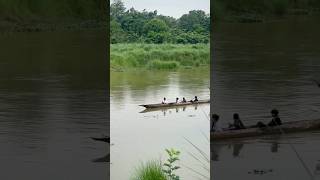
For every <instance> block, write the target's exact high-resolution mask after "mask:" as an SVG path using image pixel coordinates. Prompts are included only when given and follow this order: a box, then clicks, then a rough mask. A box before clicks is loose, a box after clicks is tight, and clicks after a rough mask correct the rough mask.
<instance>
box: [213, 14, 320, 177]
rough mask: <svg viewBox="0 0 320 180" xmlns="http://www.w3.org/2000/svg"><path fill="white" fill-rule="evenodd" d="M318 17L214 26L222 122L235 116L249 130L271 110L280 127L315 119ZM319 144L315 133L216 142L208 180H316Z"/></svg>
mask: <svg viewBox="0 0 320 180" xmlns="http://www.w3.org/2000/svg"><path fill="white" fill-rule="evenodd" d="M319 20H320V18H319V17H310V16H305V17H290V18H287V19H281V20H278V21H271V22H266V23H252V24H243V23H223V24H216V25H215V27H214V32H213V34H214V53H213V63H214V64H213V66H214V68H213V71H212V73H213V74H212V76H213V79H212V81H213V89H214V93H213V99H214V101H213V104H212V106H213V107H212V108H213V109H214V113H218V114H219V115H220V117H221V121H222V122H224V125H226V124H227V122H231V120H232V114H233V113H239V114H240V117H241V118H242V120H243V122H244V123H245V124H246V125H252V124H255V123H256V122H258V121H263V122H268V121H269V120H270V110H271V109H272V108H277V109H278V110H279V111H280V117H281V119H282V121H283V122H286V121H294V120H305V119H318V118H319V116H320V88H319V87H318V86H317V85H316V83H315V82H314V81H313V80H320V60H319V59H320V34H319V32H320V24H319V23H318V22H319ZM290 144H292V145H293V147H292V146H290ZM319 145H320V134H319V132H308V133H301V134H299V133H298V134H294V135H288V136H276V137H275V136H271V137H263V138H258V139H251V140H250V139H249V140H243V141H240V140H235V141H228V142H219V143H217V142H216V143H215V142H213V143H212V145H211V151H212V154H213V155H212V159H211V160H212V166H211V168H212V169H211V170H212V172H213V179H217V180H229V179H232V178H231V177H237V178H238V179H247V180H260V179H261V180H264V179H290V180H300V179H310V178H309V175H308V173H307V171H310V172H311V173H312V174H313V176H315V178H319V175H318V174H319V170H320V165H319V162H320V155H319V154H318V152H319V147H320V146H319ZM295 150H296V151H297V152H298V154H299V155H300V156H301V159H302V160H303V163H304V164H305V165H306V167H307V169H309V170H306V169H304V168H303V163H302V162H300V161H299V159H298V156H297V155H296V154H295V152H294V151H295ZM255 170H256V171H255ZM260 171H261V172H262V174H259V172H260ZM257 172H258V173H257Z"/></svg>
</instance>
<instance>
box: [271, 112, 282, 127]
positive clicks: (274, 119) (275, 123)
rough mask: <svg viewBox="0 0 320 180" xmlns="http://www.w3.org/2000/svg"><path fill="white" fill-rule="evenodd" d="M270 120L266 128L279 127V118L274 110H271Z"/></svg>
mask: <svg viewBox="0 0 320 180" xmlns="http://www.w3.org/2000/svg"><path fill="white" fill-rule="evenodd" d="M271 116H272V120H271V121H270V122H269V124H268V126H280V125H281V124H282V122H281V120H280V118H279V111H278V110H276V109H272V110H271Z"/></svg>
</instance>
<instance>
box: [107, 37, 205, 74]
mask: <svg viewBox="0 0 320 180" xmlns="http://www.w3.org/2000/svg"><path fill="white" fill-rule="evenodd" d="M110 52H111V55H110V56H111V62H110V64H111V69H116V70H117V69H123V68H149V69H177V68H180V67H190V66H191V67H192V66H194V67H196V66H201V65H209V64H210V47H209V45H208V44H194V45H191V44H185V45H183V44H133V43H130V44H112V45H111V49H110Z"/></svg>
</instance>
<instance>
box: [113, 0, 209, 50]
mask: <svg viewBox="0 0 320 180" xmlns="http://www.w3.org/2000/svg"><path fill="white" fill-rule="evenodd" d="M110 15H111V18H110V21H111V22H110V23H111V24H112V25H113V27H111V28H114V30H112V31H111V37H112V39H113V41H111V43H123V42H126V43H137V42H144V43H155V44H162V43H178V44H179V43H181V44H188V43H208V42H209V31H210V17H209V15H207V14H206V13H205V12H204V11H201V10H194V11H190V12H189V14H185V15H183V16H182V17H181V18H179V19H175V18H173V17H169V16H163V15H158V13H157V11H153V12H147V11H146V10H143V11H137V10H135V9H134V8H131V9H129V10H126V9H125V7H124V4H123V2H122V1H121V0H114V1H113V3H112V4H111V12H110ZM115 22H116V23H115ZM115 24H118V25H119V26H120V28H119V26H115ZM183 33H187V35H188V36H185V35H182V34H183ZM189 33H190V34H189ZM122 34H124V35H122ZM179 35H181V36H180V37H179V40H177V36H179ZM184 37H189V40H181V38H184ZM205 39H206V40H205Z"/></svg>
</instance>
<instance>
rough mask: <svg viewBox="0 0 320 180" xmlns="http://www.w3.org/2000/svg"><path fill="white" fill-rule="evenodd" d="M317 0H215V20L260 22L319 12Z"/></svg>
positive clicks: (319, 3)
mask: <svg viewBox="0 0 320 180" xmlns="http://www.w3.org/2000/svg"><path fill="white" fill-rule="evenodd" d="M319 10H320V1H319V0H215V1H214V2H213V15H212V16H213V19H214V20H215V21H232V22H261V21H264V20H266V19H272V18H279V17H280V18H281V17H284V16H286V15H310V14H314V13H319Z"/></svg>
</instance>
